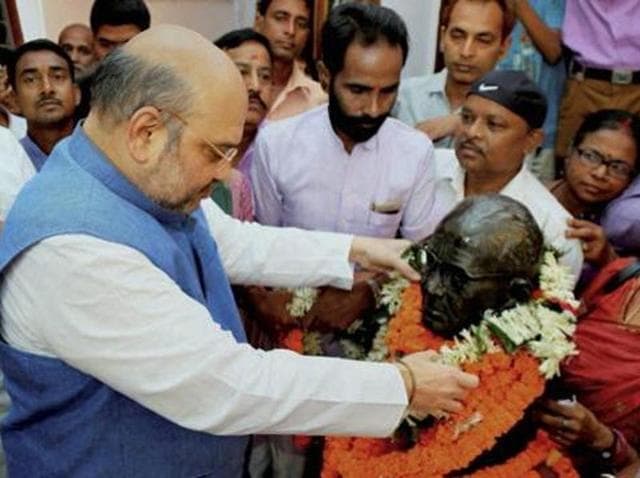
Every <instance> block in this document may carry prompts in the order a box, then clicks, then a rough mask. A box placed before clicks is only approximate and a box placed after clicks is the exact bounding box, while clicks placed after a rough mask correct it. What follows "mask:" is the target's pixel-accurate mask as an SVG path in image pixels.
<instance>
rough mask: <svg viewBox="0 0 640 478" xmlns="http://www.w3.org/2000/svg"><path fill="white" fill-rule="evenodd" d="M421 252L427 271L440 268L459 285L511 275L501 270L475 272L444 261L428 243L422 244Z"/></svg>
mask: <svg viewBox="0 0 640 478" xmlns="http://www.w3.org/2000/svg"><path fill="white" fill-rule="evenodd" d="M419 253H420V254H421V255H422V257H420V261H421V262H422V263H423V265H424V268H425V269H426V270H427V271H429V270H431V271H435V270H439V271H441V272H445V273H447V274H448V275H449V277H451V279H452V283H453V284H454V285H455V286H458V287H460V286H462V285H464V283H465V282H468V281H477V280H485V279H498V278H502V277H507V276H508V275H509V274H506V273H501V272H494V273H487V274H474V273H470V272H467V271H466V270H465V269H463V268H462V267H460V266H458V265H455V264H451V263H448V262H444V261H443V260H442V259H440V258H439V257H438V255H437V254H436V253H435V252H434V251H433V249H432V248H431V247H430V246H429V245H427V244H423V245H422V247H421V248H420V252H419Z"/></svg>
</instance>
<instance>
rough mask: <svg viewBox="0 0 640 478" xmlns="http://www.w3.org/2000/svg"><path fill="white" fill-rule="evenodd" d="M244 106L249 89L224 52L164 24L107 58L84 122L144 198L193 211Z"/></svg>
mask: <svg viewBox="0 0 640 478" xmlns="http://www.w3.org/2000/svg"><path fill="white" fill-rule="evenodd" d="M246 112H247V93H246V89H245V86H244V83H243V81H242V78H241V76H240V73H239V72H238V70H237V68H236V66H235V65H234V64H233V62H232V61H231V60H230V59H229V58H228V57H227V55H226V54H225V53H224V52H223V51H222V50H220V49H218V48H217V47H215V46H214V45H213V44H211V43H210V42H209V41H208V40H207V39H205V38H204V37H202V36H201V35H199V34H197V33H195V32H193V31H191V30H188V29H186V28H182V27H176V26H170V25H165V26H157V27H154V28H151V29H149V30H146V31H145V32H142V33H140V34H139V35H137V36H136V37H135V38H133V39H132V40H131V41H129V42H128V43H127V44H126V45H124V46H123V47H121V48H118V49H116V50H115V51H113V52H112V53H110V54H109V55H108V56H107V57H106V58H105V59H104V61H103V62H102V63H101V65H100V67H99V68H98V71H97V73H96V77H95V80H94V84H93V103H92V108H91V112H90V113H89V116H88V118H87V120H86V121H85V123H84V125H83V128H84V131H85V132H86V134H87V135H88V136H89V138H90V139H91V140H92V141H93V142H94V143H95V144H96V145H97V146H98V148H100V149H101V150H102V152H103V153H104V155H105V156H106V157H107V158H109V159H110V160H111V161H112V162H113V163H114V164H115V165H116V167H117V168H118V169H119V170H120V171H121V172H122V173H123V174H124V175H125V176H127V178H128V179H129V180H130V181H131V182H133V183H134V184H136V185H137V186H138V187H139V188H140V190H142V191H143V192H144V193H145V194H146V195H147V196H148V197H149V198H151V199H152V200H153V201H155V202H156V203H157V204H159V205H161V206H162V207H165V208H167V209H171V210H174V211H179V212H182V213H190V212H191V211H193V210H194V209H195V208H197V207H198V205H199V204H200V201H201V200H202V199H203V198H205V197H208V196H209V195H210V194H211V189H212V187H213V184H214V183H215V182H217V181H219V180H221V179H224V177H226V175H227V174H228V171H229V168H230V167H231V161H232V159H233V157H234V155H235V153H236V152H237V150H236V148H235V146H237V145H238V143H239V142H240V140H241V139H242V132H243V126H244V119H245V115H246Z"/></svg>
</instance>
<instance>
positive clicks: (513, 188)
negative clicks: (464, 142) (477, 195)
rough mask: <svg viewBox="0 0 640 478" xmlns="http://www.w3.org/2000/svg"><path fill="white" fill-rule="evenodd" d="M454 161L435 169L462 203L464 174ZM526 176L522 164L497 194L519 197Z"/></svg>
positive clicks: (458, 163) (525, 181)
mask: <svg viewBox="0 0 640 478" xmlns="http://www.w3.org/2000/svg"><path fill="white" fill-rule="evenodd" d="M454 158H455V161H449V162H447V161H444V162H445V163H447V164H440V165H438V166H437V167H438V168H441V169H440V171H441V172H440V174H439V176H440V178H441V179H444V180H446V181H449V182H450V183H451V187H452V188H453V190H454V191H455V193H456V198H457V199H458V200H460V201H462V200H463V199H464V198H465V197H464V180H465V176H466V172H465V170H464V168H463V167H462V166H460V162H459V161H458V158H457V157H455V156H454ZM527 175H528V171H527V169H526V166H525V164H524V162H523V163H522V167H521V168H520V170H519V171H518V173H517V174H516V175H515V176H514V177H513V178H511V181H509V182H508V183H507V184H506V185H505V186H504V187H503V188H502V189H501V190H500V191H498V193H499V194H503V195H505V196H510V197H517V196H520V194H521V193H520V191H523V190H524V189H523V188H526V183H527Z"/></svg>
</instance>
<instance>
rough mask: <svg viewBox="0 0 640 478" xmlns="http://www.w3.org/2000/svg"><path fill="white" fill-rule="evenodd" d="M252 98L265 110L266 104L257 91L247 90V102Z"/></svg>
mask: <svg viewBox="0 0 640 478" xmlns="http://www.w3.org/2000/svg"><path fill="white" fill-rule="evenodd" d="M252 100H255V101H257V102H258V103H260V106H262V108H264V109H265V110H266V109H267V104H266V103H265V102H264V100H263V99H262V98H261V97H260V94H259V93H257V92H255V91H250V92H249V102H251V101H252Z"/></svg>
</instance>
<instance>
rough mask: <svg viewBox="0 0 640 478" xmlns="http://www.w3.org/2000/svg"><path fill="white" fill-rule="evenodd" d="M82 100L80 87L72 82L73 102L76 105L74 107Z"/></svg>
mask: <svg viewBox="0 0 640 478" xmlns="http://www.w3.org/2000/svg"><path fill="white" fill-rule="evenodd" d="M81 100H82V92H81V91H80V87H79V86H78V85H77V84H76V83H74V84H73V104H74V105H76V108H77V107H78V105H79V104H80V101H81Z"/></svg>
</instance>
